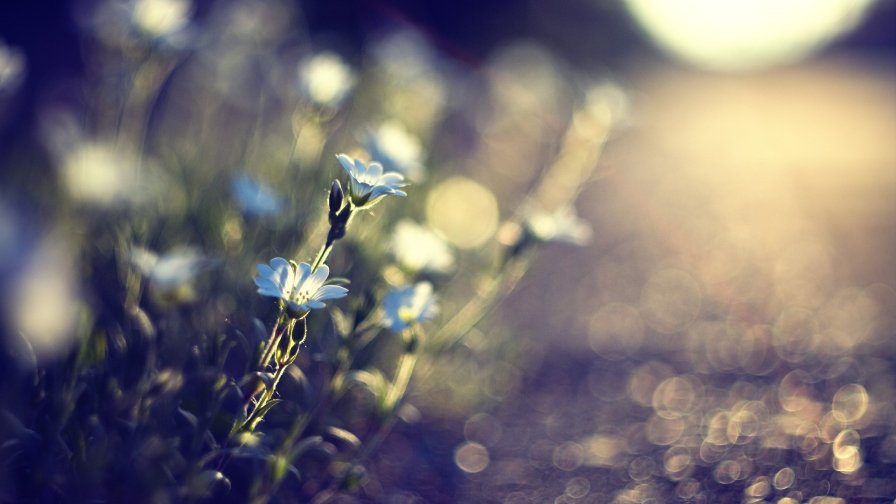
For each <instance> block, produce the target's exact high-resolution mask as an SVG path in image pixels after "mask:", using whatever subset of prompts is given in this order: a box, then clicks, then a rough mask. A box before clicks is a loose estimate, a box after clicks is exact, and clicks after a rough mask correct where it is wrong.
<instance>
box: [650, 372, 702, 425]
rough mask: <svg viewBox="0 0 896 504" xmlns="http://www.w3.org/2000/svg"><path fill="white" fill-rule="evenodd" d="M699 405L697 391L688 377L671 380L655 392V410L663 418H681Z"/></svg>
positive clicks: (677, 377) (676, 377)
mask: <svg viewBox="0 0 896 504" xmlns="http://www.w3.org/2000/svg"><path fill="white" fill-rule="evenodd" d="M696 405H697V391H696V390H695V387H694V384H693V383H692V382H691V380H689V379H688V378H686V377H680V376H674V377H672V378H669V379H667V380H665V381H663V382H662V383H660V385H659V386H658V387H657V388H656V390H655V391H654V392H653V409H654V410H655V411H656V414H657V415H658V416H660V417H662V418H666V419H674V418H681V417H682V416H684V415H687V414H688V413H690V412H691V411H693V409H694V407H695V406H696Z"/></svg>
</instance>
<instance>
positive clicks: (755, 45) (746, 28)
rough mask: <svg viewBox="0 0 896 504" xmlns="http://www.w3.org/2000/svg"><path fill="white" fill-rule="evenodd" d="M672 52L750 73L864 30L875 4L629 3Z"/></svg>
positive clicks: (761, 0) (828, 0)
mask: <svg viewBox="0 0 896 504" xmlns="http://www.w3.org/2000/svg"><path fill="white" fill-rule="evenodd" d="M626 3H627V5H628V7H629V10H630V11H631V13H632V14H633V15H634V16H635V18H636V19H637V20H638V22H639V23H640V24H641V26H642V27H644V29H645V30H647V32H648V33H649V34H650V36H651V37H653V39H654V40H655V41H656V42H657V44H659V45H660V46H661V47H662V48H663V49H665V50H666V51H668V52H670V53H672V54H674V55H675V56H677V57H679V58H681V59H684V60H686V61H688V62H690V63H693V64H696V65H698V66H702V67H706V68H713V69H719V70H748V69H755V68H762V67H767V66H773V65H778V64H783V63H788V62H792V61H797V60H799V59H801V58H804V57H806V56H807V55H809V54H810V53H812V52H813V51H816V50H818V49H819V48H820V47H822V46H823V45H824V44H826V43H828V42H829V41H831V40H832V39H834V38H835V37H837V36H839V35H841V34H843V33H846V32H848V31H849V30H851V29H852V28H854V27H855V26H856V24H858V22H859V21H860V20H861V19H862V17H863V15H864V13H865V11H866V10H867V9H868V7H870V6H871V5H872V4H873V3H874V2H873V0H790V1H787V2H780V1H777V0H728V1H725V2H719V1H717V0H675V1H663V2H655V1H652V0H628V1H627V2H626Z"/></svg>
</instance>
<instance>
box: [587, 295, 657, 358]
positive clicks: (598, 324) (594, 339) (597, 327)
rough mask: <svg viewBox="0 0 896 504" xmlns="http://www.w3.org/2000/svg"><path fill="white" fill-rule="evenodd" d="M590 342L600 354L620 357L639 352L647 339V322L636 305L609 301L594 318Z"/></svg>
mask: <svg viewBox="0 0 896 504" xmlns="http://www.w3.org/2000/svg"><path fill="white" fill-rule="evenodd" d="M588 327H589V331H588V342H589V343H590V344H591V348H592V349H593V350H594V351H595V352H596V353H597V354H598V355H601V356H603V357H606V358H608V359H620V358H623V357H625V356H628V355H631V354H633V353H634V352H636V351H637V350H638V349H639V348H640V347H641V343H642V342H643V341H644V321H643V319H642V318H641V314H640V313H639V312H638V310H637V309H635V308H634V307H633V306H630V305H627V304H625V303H609V304H606V305H604V306H602V307H601V308H600V309H599V310H598V311H597V313H596V314H595V315H594V317H593V318H592V319H591V321H590V323H589V325H588Z"/></svg>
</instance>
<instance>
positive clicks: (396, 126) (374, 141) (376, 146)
mask: <svg viewBox="0 0 896 504" xmlns="http://www.w3.org/2000/svg"><path fill="white" fill-rule="evenodd" d="M364 144H365V146H366V147H367V150H368V151H369V152H370V157H372V158H374V159H379V160H380V161H381V162H382V163H383V166H385V167H386V168H387V169H389V170H392V171H397V172H398V173H401V174H402V175H404V176H406V177H407V178H408V179H410V180H412V181H414V182H419V181H421V180H423V177H424V168H423V163H422V162H421V158H422V157H423V147H422V146H421V145H420V140H419V139H418V138H417V137H415V136H413V135H412V134H410V133H408V131H407V130H406V129H405V127H404V126H402V125H401V124H400V123H398V122H396V121H386V122H384V123H382V124H380V125H379V127H378V128H377V129H375V130H372V131H370V132H368V133H367V135H366V137H365V142H364Z"/></svg>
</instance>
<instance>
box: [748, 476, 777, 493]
mask: <svg viewBox="0 0 896 504" xmlns="http://www.w3.org/2000/svg"><path fill="white" fill-rule="evenodd" d="M771 490H772V486H771V484H770V483H769V481H768V478H767V477H765V476H759V477H758V478H755V479H754V480H753V481H752V482H751V483H750V485H749V486H748V487H747V488H745V489H744V496H745V497H747V498H750V499H762V498H764V497H766V496H767V495H768V494H769V493H771Z"/></svg>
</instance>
